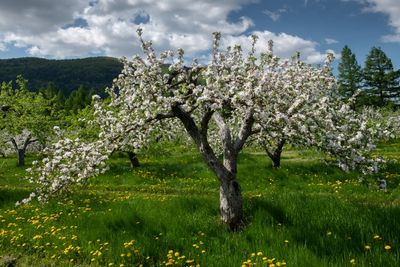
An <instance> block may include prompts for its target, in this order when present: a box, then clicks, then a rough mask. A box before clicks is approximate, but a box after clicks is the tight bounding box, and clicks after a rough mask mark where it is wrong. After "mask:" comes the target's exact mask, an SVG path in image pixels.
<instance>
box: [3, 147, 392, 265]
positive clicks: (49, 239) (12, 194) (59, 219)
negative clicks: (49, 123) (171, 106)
mask: <svg viewBox="0 0 400 267" xmlns="http://www.w3.org/2000/svg"><path fill="white" fill-rule="evenodd" d="M399 151H400V142H393V143H386V144H382V145H380V146H379V149H378V150H377V152H376V155H383V156H385V158H386V159H388V163H387V165H386V167H385V168H384V169H382V170H381V171H380V173H379V174H377V175H374V176H369V177H364V179H365V181H364V182H362V183H360V182H359V179H360V178H361V177H362V175H361V174H360V173H358V172H350V173H345V172H343V171H341V170H339V169H338V168H336V167H333V166H330V165H327V164H326V163H325V162H324V161H323V159H324V156H323V155H322V154H320V153H318V152H315V151H309V150H300V149H294V148H292V149H288V150H286V151H285V152H284V153H283V158H282V167H281V168H280V169H272V168H271V167H270V164H271V163H270V160H269V159H267V157H266V156H265V155H264V154H263V153H262V152H260V151H254V150H252V149H245V150H244V151H243V153H242V154H241V155H240V158H239V166H238V180H239V181H240V183H241V187H242V193H243V198H244V212H245V217H246V226H245V227H244V228H243V229H242V230H241V231H237V232H230V231H229V230H228V229H227V228H226V227H225V226H224V225H222V224H221V223H220V220H219V185H218V181H217V180H216V178H215V176H214V175H213V174H212V173H211V171H209V170H208V169H207V167H206V165H205V164H204V163H203V161H202V159H201V158H200V156H199V155H198V153H197V151H196V150H195V149H194V148H192V149H191V148H189V149H188V148H187V147H183V146H181V145H179V144H159V145H158V146H157V147H154V148H152V149H151V150H150V149H149V150H146V151H142V152H141V153H140V155H139V158H140V163H141V166H140V167H138V168H135V169H131V168H130V165H129V161H128V158H127V157H126V156H125V155H124V154H115V155H113V158H112V160H111V161H110V162H109V164H110V170H109V171H108V172H107V173H106V174H104V175H101V176H98V177H95V178H93V179H92V180H91V182H90V183H89V184H87V185H85V186H84V187H79V188H75V190H74V192H72V193H70V194H69V195H67V196H65V198H57V199H52V200H50V201H49V202H48V203H46V204H39V203H36V202H34V203H31V204H29V205H25V206H21V207H15V202H16V201H18V200H21V199H23V198H24V197H27V196H28V195H29V193H30V192H32V190H33V189H34V185H33V184H29V183H28V182H27V181H25V180H23V177H24V176H25V169H24V168H18V167H16V159H15V158H12V157H9V158H0V266H1V265H3V266H7V265H9V266H121V267H122V266H218V267H224V266H226V267H234V266H239V267H240V266H268V267H275V266H295V267H302V266H308V267H314V266H315V267H317V266H318V267H325V266H329V267H334V266H335V267H336V266H337V267H342V266H373V267H379V266H400V188H399V187H398V185H399V181H400V152H399ZM33 159H35V157H34V156H28V158H27V161H28V163H29V162H30V161H32V160H33ZM27 166H28V165H27ZM377 177H380V178H384V179H386V180H387V182H388V190H387V192H381V191H380V190H379V188H378V186H377V185H376V182H375V180H376V178H377ZM368 183H369V185H368ZM10 264H11V265H10Z"/></svg>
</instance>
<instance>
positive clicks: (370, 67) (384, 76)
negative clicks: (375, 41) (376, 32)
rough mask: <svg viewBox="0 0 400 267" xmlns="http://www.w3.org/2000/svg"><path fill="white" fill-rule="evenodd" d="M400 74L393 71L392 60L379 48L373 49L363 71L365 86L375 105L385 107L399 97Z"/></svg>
mask: <svg viewBox="0 0 400 267" xmlns="http://www.w3.org/2000/svg"><path fill="white" fill-rule="evenodd" d="M399 77H400V72H399V71H395V70H394V69H393V64H392V61H391V59H390V58H388V57H387V56H386V54H385V53H384V52H383V51H382V49H381V48H379V47H372V49H371V51H370V52H369V54H368V55H367V59H366V60H365V68H364V70H363V78H364V86H365V89H366V90H367V92H368V94H369V95H370V96H372V97H374V99H375V101H374V102H373V104H375V105H377V106H384V105H385V104H387V103H388V102H390V101H392V102H393V101H394V100H395V97H397V96H398V95H399V92H400V89H399Z"/></svg>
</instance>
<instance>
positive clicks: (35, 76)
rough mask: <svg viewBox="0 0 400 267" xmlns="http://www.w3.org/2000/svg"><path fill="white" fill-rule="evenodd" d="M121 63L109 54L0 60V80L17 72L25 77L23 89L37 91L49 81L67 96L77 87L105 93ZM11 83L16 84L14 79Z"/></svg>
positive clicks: (102, 94)
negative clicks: (54, 58)
mask: <svg viewBox="0 0 400 267" xmlns="http://www.w3.org/2000/svg"><path fill="white" fill-rule="evenodd" d="M121 70H122V63H121V62H120V61H119V60H118V59H116V58H111V57H92V58H83V59H68V60H49V59H43V58H26V57H25V58H13V59H0V81H13V80H15V77H17V76H18V75H22V76H23V77H24V78H25V79H27V80H28V83H27V84H26V88H27V89H28V90H29V91H38V89H39V88H43V87H47V86H48V83H49V82H52V83H53V84H54V86H55V87H56V88H57V89H58V90H61V91H62V93H63V94H64V95H65V96H69V95H70V94H71V92H72V91H73V90H75V89H76V88H78V87H79V86H81V85H82V86H84V87H85V88H93V89H94V91H95V92H96V94H99V95H101V96H105V92H104V88H106V87H108V86H110V85H111V83H112V80H113V79H114V78H115V77H117V76H118V74H119V73H121ZM14 86H17V85H16V84H15V82H14Z"/></svg>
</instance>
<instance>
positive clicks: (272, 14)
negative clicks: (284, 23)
mask: <svg viewBox="0 0 400 267" xmlns="http://www.w3.org/2000/svg"><path fill="white" fill-rule="evenodd" d="M286 12H287V10H286V9H284V8H280V9H278V10H276V11H271V10H268V9H265V10H264V11H263V13H264V14H265V15H267V16H268V17H269V18H270V19H272V20H273V21H278V20H279V19H280V18H281V14H282V13H286Z"/></svg>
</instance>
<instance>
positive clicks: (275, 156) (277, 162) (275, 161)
mask: <svg viewBox="0 0 400 267" xmlns="http://www.w3.org/2000/svg"><path fill="white" fill-rule="evenodd" d="M285 142H286V140H284V139H283V140H281V141H279V142H278V144H277V146H276V148H275V150H274V152H273V153H271V152H269V151H268V150H267V149H266V152H267V155H268V157H269V158H270V159H271V160H272V168H275V169H276V168H279V167H280V166H281V155H282V150H283V146H284V145H285Z"/></svg>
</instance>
